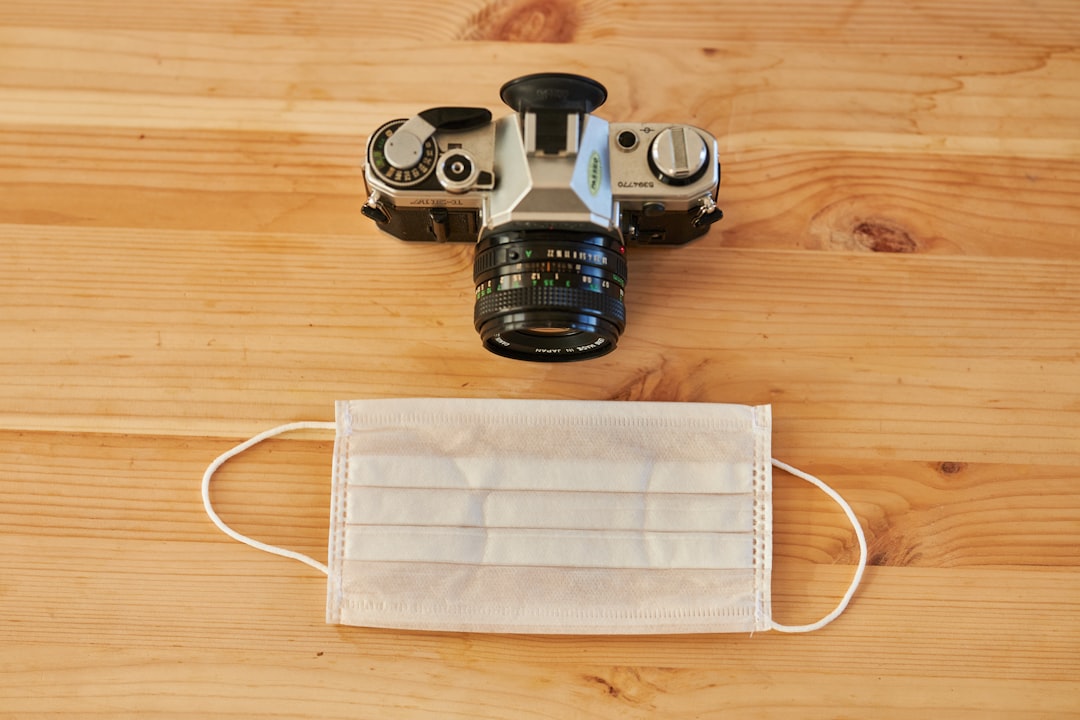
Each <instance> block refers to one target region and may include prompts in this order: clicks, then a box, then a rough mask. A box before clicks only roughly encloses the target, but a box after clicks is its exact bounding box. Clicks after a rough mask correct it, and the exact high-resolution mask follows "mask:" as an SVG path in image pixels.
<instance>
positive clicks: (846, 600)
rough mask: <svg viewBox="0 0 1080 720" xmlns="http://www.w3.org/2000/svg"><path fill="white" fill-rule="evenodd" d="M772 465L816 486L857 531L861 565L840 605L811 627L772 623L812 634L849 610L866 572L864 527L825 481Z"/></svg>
mask: <svg viewBox="0 0 1080 720" xmlns="http://www.w3.org/2000/svg"><path fill="white" fill-rule="evenodd" d="M772 464H773V467H776V468H780V469H781V470H784V471H786V472H789V473H791V474H792V475H794V476H795V477H797V478H802V479H803V480H805V481H807V482H808V483H810V484H811V485H814V486H816V487H817V488H818V489H820V490H821V491H822V492H824V493H825V494H826V495H828V496H829V497H830V498H832V500H833V502H835V503H836V504H837V505H839V506H840V509H841V510H843V511H844V514H845V515H847V519H848V520H849V521H850V522H851V526H852V527H853V528H854V529H855V537H856V538H858V540H859V565H858V567H856V568H855V575H854V576H853V577H852V578H851V584H850V585H849V586H848V589H847V592H846V593H844V597H843V598H841V600H840V604H839V605H837V606H836V608H835V609H833V611H832V612H831V613H829V614H828V615H826V616H825V617H823V618H821V619H820V620H818V621H817V622H815V623H810V624H809V625H781V624H780V623H778V622H775V621H770V622H771V623H772V629H773V630H779V631H780V632H787V633H803V632H811V631H812V630H819V629H821V628H823V627H825V626H826V625H828V624H829V623H831V622H832V621H833V620H835V619H836V618H837V617H839V616H840V613H842V612H844V609H845V608H847V606H848V603H849V602H851V598H852V596H853V595H854V594H855V590H856V588H858V587H859V583H860V582H861V581H862V576H863V571H865V570H866V555H867V551H866V535H864V534H863V529H862V525H860V524H859V519H858V518H856V517H855V511H854V510H852V509H851V506H850V505H848V503H847V501H846V500H844V498H842V497H840V493H838V492H836V491H835V490H833V489H832V488H831V487H829V486H828V485H826V484H825V482H824V481H822V480H819V479H818V478H816V477H814V476H813V475H811V474H810V473H806V472H803V471H802V470H799V469H797V468H793V467H791V466H790V465H788V464H787V463H785V462H781V461H779V460H777V459H776V458H773V461H772Z"/></svg>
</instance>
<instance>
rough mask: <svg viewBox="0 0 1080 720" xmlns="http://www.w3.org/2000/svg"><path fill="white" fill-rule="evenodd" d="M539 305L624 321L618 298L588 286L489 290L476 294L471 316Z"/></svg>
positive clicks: (516, 310) (481, 318)
mask: <svg viewBox="0 0 1080 720" xmlns="http://www.w3.org/2000/svg"><path fill="white" fill-rule="evenodd" d="M541 308H542V309H543V310H546V311H550V310H568V311H572V312H577V313H587V314H589V315H597V316H601V317H605V318H609V319H610V320H611V321H612V322H614V323H616V324H618V325H620V326H623V325H625V324H626V306H625V305H623V302H622V300H620V299H618V298H615V297H612V296H610V295H605V294H602V293H598V292H593V291H591V290H581V289H579V288H568V287H561V288H559V287H528V288H512V289H510V290H504V291H502V292H492V293H490V294H488V295H484V296H483V297H481V298H477V300H476V311H475V312H474V314H473V318H474V320H475V321H476V322H478V323H479V322H482V321H483V319H484V318H487V317H489V316H491V315H495V314H498V313H503V312H526V311H528V310H537V309H541Z"/></svg>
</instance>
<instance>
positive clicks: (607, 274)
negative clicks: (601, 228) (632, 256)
mask: <svg viewBox="0 0 1080 720" xmlns="http://www.w3.org/2000/svg"><path fill="white" fill-rule="evenodd" d="M473 279H474V281H475V282H476V307H475V312H474V315H473V319H474V321H475V324H476V329H477V331H478V332H479V333H480V338H481V340H483V342H484V346H485V347H487V349H488V350H490V351H491V352H493V353H495V354H497V355H502V356H504V357H510V358H516V359H518V360H533V361H540V362H560V361H563V362H565V361H570V360H585V359H587V358H594V357H599V356H601V355H605V354H607V353H609V352H611V351H612V350H614V349H615V343H616V342H617V341H618V339H619V335H620V334H621V333H622V331H623V328H624V327H625V326H626V310H625V307H624V305H623V291H624V289H625V287H626V257H625V247H624V245H623V243H622V240H621V239H619V238H618V237H616V236H613V235H607V234H604V233H596V232H577V231H570V230H539V229H525V230H512V231H503V232H499V233H494V234H491V235H488V236H486V237H484V238H482V239H481V240H480V242H479V243H478V244H477V246H476V260H475V262H474V264H473Z"/></svg>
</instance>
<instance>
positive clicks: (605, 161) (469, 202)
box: [363, 73, 723, 361]
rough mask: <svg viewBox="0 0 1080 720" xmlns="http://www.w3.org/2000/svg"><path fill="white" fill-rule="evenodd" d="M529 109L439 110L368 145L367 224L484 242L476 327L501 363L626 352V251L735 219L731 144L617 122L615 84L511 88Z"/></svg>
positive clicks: (412, 234)
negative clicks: (610, 118) (729, 201)
mask: <svg viewBox="0 0 1080 720" xmlns="http://www.w3.org/2000/svg"><path fill="white" fill-rule="evenodd" d="M500 95H501V97H502V100H503V102H505V103H506V104H507V105H509V106H510V107H511V108H513V109H514V110H515V111H516V112H515V114H513V115H508V116H506V117H504V118H501V119H499V120H497V121H494V122H493V121H492V118H491V112H490V111H488V110H486V109H483V108H467V107H437V108H432V109H430V110H425V111H423V112H421V113H420V114H418V115H416V116H415V117H412V118H409V119H407V120H393V121H391V122H388V123H386V124H385V125H383V126H382V127H380V128H379V129H378V130H376V131H375V132H374V133H372V135H371V138H370V139H369V141H368V146H367V162H366V164H365V166H364V180H365V182H366V184H367V189H368V193H369V197H368V199H367V202H366V203H365V205H364V206H363V213H364V215H366V216H367V217H369V218H371V219H372V220H374V221H375V223H376V224H377V225H378V227H379V228H380V229H382V230H384V231H386V232H387V233H389V234H391V235H393V236H394V237H397V238H400V239H402V240H418V241H424V242H432V241H434V242H469V243H476V257H475V261H474V265H473V278H474V280H475V283H476V306H475V311H474V322H475V325H476V329H477V331H478V332H479V333H480V337H481V339H482V340H483V342H484V345H485V347H487V349H488V350H490V351H491V352H494V353H496V354H499V355H503V356H506V357H511V358H517V359H521V360H540V361H565V360H583V359H586V358H593V357H598V356H600V355H604V354H606V353H608V352H610V351H611V350H614V349H615V343H616V342H617V341H618V339H619V335H620V334H621V333H622V331H623V328H624V327H625V325H626V309H625V306H624V304H623V292H624V289H625V286H626V276H627V271H626V245H627V244H630V245H635V244H636V245H682V244H684V243H686V242H689V241H690V240H693V239H694V238H696V237H699V236H701V235H704V234H705V233H706V232H707V231H708V229H709V226H710V225H711V224H712V223H714V222H716V221H717V220H719V219H720V218H721V217H722V216H723V213H721V211H720V209H719V208H717V206H716V192H717V187H718V186H719V183H720V163H719V160H718V159H717V143H716V138H714V137H713V136H712V135H710V134H709V133H707V132H705V131H704V130H702V129H700V128H696V127H692V126H690V125H679V124H671V123H637V122H634V123H608V122H607V121H606V120H602V119H600V118H598V117H595V116H594V115H591V114H590V113H592V112H593V111H594V110H595V109H596V108H598V107H600V105H602V104H603V102H604V101H605V100H606V99H607V90H606V89H605V88H604V86H603V85H601V84H600V83H598V82H596V81H595V80H591V79H589V78H586V77H581V76H579V75H569V74H563V73H542V74H538V75H527V76H525V77H521V78H517V79H516V80H511V81H510V82H508V83H506V84H505V85H503V87H502V90H501V93H500Z"/></svg>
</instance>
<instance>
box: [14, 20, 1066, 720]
mask: <svg viewBox="0 0 1080 720" xmlns="http://www.w3.org/2000/svg"><path fill="white" fill-rule="evenodd" d="M543 70H557V71H566V72H576V73H582V74H586V75H589V76H591V77H594V78H596V79H597V80H599V81H600V82H602V83H604V84H605V85H606V86H607V88H608V90H609V100H608V102H607V104H606V105H605V106H604V107H603V108H601V109H600V110H599V111H598V114H599V115H601V116H602V117H604V118H606V119H608V120H611V121H629V120H656V121H688V122H692V123H694V124H697V125H700V126H702V127H705V128H708V129H709V130H710V131H711V132H713V133H714V134H715V135H716V136H717V137H718V138H719V142H720V149H721V159H722V163H723V171H724V174H723V182H722V185H721V189H720V205H721V207H722V208H723V209H724V211H725V214H726V217H725V219H724V220H723V221H722V222H721V223H720V224H718V225H716V226H714V229H713V231H712V232H711V233H710V234H709V235H708V236H706V237H705V238H703V239H701V240H700V241H697V242H696V243H694V244H692V245H690V246H687V247H683V248H677V249H648V250H646V249H632V250H631V253H630V273H629V275H630V277H629V286H628V299H627V303H628V313H629V324H628V328H627V331H626V333H625V335H624V337H623V339H622V340H621V342H620V344H619V347H618V349H617V350H616V351H615V352H614V353H613V354H611V355H608V356H606V357H604V358H601V359H597V360H593V361H589V362H585V363H578V364H556V365H551V364H533V363H523V362H517V361H511V360H506V359H502V358H498V357H495V356H493V355H490V354H488V353H487V352H485V351H484V350H483V349H482V348H481V346H480V343H479V340H478V338H477V336H476V333H475V332H474V330H473V328H472V305H473V292H472V285H471V280H472V278H471V276H470V268H471V261H472V248H471V246H466V245H453V246H446V245H442V246H440V245H436V244H415V243H414V244H407V243H403V242H399V241H396V240H394V239H392V238H389V237H387V236H384V235H381V234H380V233H378V232H377V231H376V230H375V228H374V226H373V224H372V223H370V222H369V221H368V220H366V219H365V218H363V217H361V215H360V213H359V209H360V205H361V203H362V201H363V199H364V191H363V182H362V176H361V160H362V154H363V149H364V146H365V143H366V140H367V135H368V133H369V132H371V131H372V130H373V129H374V128H375V127H376V126H377V125H379V124H380V123H381V122H383V121H385V120H388V119H391V118H394V117H401V116H406V115H411V114H413V113H415V112H416V111H418V110H420V109H423V108H426V107H430V106H435V105H445V104H462V105H482V106H487V107H490V108H491V109H492V110H493V111H494V112H495V113H496V115H502V114H504V113H506V112H509V110H508V109H506V108H505V107H503V106H501V105H500V103H499V100H498V89H499V87H500V85H501V84H502V83H503V82H504V81H506V80H508V79H510V78H513V77H516V76H518V75H522V74H525V73H529V72H537V71H543ZM1078 310H1080V5H1078V4H1077V3H1076V2H1075V0H1059V1H1057V2H1055V1H1053V0H1038V1H1032V2H1025V3H1016V2H1011V1H1008V0H995V1H994V2H976V1H975V0H949V1H947V2H936V1H935V2H930V1H928V0H876V1H869V0H868V1H867V2H862V3H828V2H815V3H810V2H807V3H794V2H782V1H780V0H755V1H754V2H724V3H714V2H711V1H710V0H698V1H696V2H664V1H662V0H644V1H642V2H636V1H635V2H631V1H630V0H592V1H584V2H579V3H575V2H571V1H570V0H490V1H488V0H442V1H441V2H428V1H427V0H408V1H405V2H400V3H390V2H383V3H375V2H371V3H359V2H346V1H345V0H320V2H317V3H305V2H301V1H300V0H267V1H262V0H216V1H213V2H211V1H210V0H192V2H184V3H164V2H163V3H145V2H142V3H134V2H122V1H121V0H84V1H82V2H58V1H54V0H4V2H3V3H0V343H2V346H3V350H2V354H0V369H2V370H0V716H3V717H13V718H23V717H36V716H38V715H39V714H43V713H48V712H52V713H56V714H57V715H59V716H67V717H73V718H135V717H138V718H144V717H154V718H217V717H229V718H233V717H235V718H243V717H250V718H492V719H494V718H499V719H504V718H505V719H508V718H535V719H539V718H552V719H562V718H702V719H705V718H710V719H719V718H797V719H800V720H801V719H804V718H819V717H820V718H903V719H907V718H931V717H934V718H949V719H950V720H956V719H958V718H960V719H962V718H978V719H979V720H982V719H984V718H1010V719H1011V718H1058V717H1068V716H1072V717H1078V716H1080V681H1078V678H1080V572H1078V567H1080V471H1078V467H1080V430H1078V427H1080V312H1078ZM406 396H450V397H507V398H509V397H513V398H576V399H593V400H627V399H636V400H679V401H688V402H695V401H712V402H736V403H747V404H758V403H772V405H773V412H774V416H775V432H774V454H775V455H777V456H778V457H779V458H781V459H783V460H786V461H788V462H790V463H792V464H795V465H797V466H801V467H803V468H804V469H806V470H808V471H811V472H815V473H817V474H819V475H821V476H822V477H823V478H825V479H827V480H828V481H829V482H831V483H833V485H834V486H835V487H836V488H837V489H838V490H839V491H840V492H841V493H843V495H844V496H846V497H847V498H849V499H850V501H851V503H852V505H853V507H854V509H855V511H856V513H857V514H858V516H859V518H860V520H861V522H862V524H863V525H864V527H865V528H866V532H867V536H868V540H869V545H870V566H869V567H868V569H867V573H866V578H865V582H864V585H863V587H862V588H861V590H860V591H859V593H858V595H856V597H855V601H854V602H853V604H852V605H851V607H850V608H849V609H848V612H847V613H846V614H845V615H843V616H842V617H841V618H840V619H839V620H837V621H836V622H835V623H833V624H832V625H831V626H829V627H827V628H825V629H824V630H821V631H819V632H817V633H814V634H809V635H803V636H787V635H781V634H778V633H758V634H756V635H754V636H753V637H748V636H743V635H692V636H660V637H583V636H569V637H543V636H512V635H484V634H454V633H423V632H398V631H392V630H371V629H363V628H352V627H335V626H327V625H325V624H324V622H323V612H324V603H325V593H326V584H325V580H324V578H322V577H321V576H320V575H318V574H317V573H315V572H313V571H311V570H310V569H309V568H306V567H304V566H302V565H300V564H298V563H293V562H289V561H286V560H283V559H280V558H275V557H271V556H268V555H264V554H262V553H258V552H256V551H254V550H252V549H250V548H247V547H244V546H242V545H239V544H237V543H234V542H232V541H231V540H229V539H228V538H226V537H225V536H224V535H222V534H221V533H219V532H218V531H217V530H216V529H215V528H214V527H213V526H212V525H211V524H210V522H209V521H208V520H207V518H206V516H205V515H204V513H203V509H202V506H201V502H200V497H199V479H200V476H201V473H202V471H203V469H204V468H205V466H206V464H207V463H208V462H209V461H210V460H211V459H213V458H214V457H215V456H216V455H217V454H218V453H220V452H222V451H223V450H225V449H226V448H228V447H230V446H231V445H233V444H234V443H236V442H237V441H238V440H240V439H242V438H244V437H247V436H249V435H251V434H253V433H255V432H258V431H259V430H262V429H264V428H266V427H269V426H272V425H276V424H278V423H282V422H287V421H293V420H301V419H315V420H329V419H331V417H332V403H333V401H334V400H335V399H339V398H340V399H346V398H371V397H406ZM331 446H332V440H331V438H330V437H329V436H328V435H327V434H324V435H317V434H307V435H300V436H297V437H292V438H288V439H280V440H276V441H273V442H271V443H268V444H267V445H265V446H260V448H258V449H257V450H253V451H252V452H251V453H250V454H249V455H247V456H245V457H244V458H243V459H242V460H237V461H236V462H235V463H231V464H230V465H229V466H228V467H226V468H225V469H224V470H223V471H222V473H221V475H220V476H219V479H218V481H217V482H218V484H217V486H216V489H215V499H216V500H217V503H218V505H219V512H220V513H221V514H222V516H223V517H225V518H226V519H227V520H229V521H230V522H232V523H233V524H234V525H235V526H236V527H237V529H239V530H241V531H243V532H247V533H250V534H252V535H255V536H257V537H259V538H261V539H263V540H266V541H268V542H272V543H277V544H281V545H286V546H289V547H292V548H295V549H298V550H302V551H305V552H309V553H312V554H315V555H317V556H320V557H323V558H325V552H326V548H325V538H326V534H327V528H328V525H329V519H328V502H329V472H330V461H331V458H330V451H331ZM775 484H776V492H775V532H776V547H775V556H776V571H775V580H774V586H773V587H774V594H775V615H776V617H777V619H778V620H779V621H780V622H786V623H797V622H807V621H810V620H812V619H815V618H816V616H818V615H819V614H821V613H822V612H824V611H825V610H827V609H828V608H829V607H831V605H832V604H833V603H834V602H835V599H836V598H837V596H838V595H839V594H840V593H841V592H842V590H843V588H844V587H845V585H846V583H847V581H848V578H849V577H850V575H851V572H852V569H853V566H854V563H855V561H856V556H857V551H856V547H855V545H854V538H853V534H852V532H851V530H850V528H849V527H847V525H846V523H845V520H844V517H843V515H842V514H841V513H840V512H839V511H838V510H837V509H836V508H835V506H833V505H832V504H831V502H830V501H829V500H828V499H827V498H826V497H825V496H824V495H822V494H821V493H819V492H818V491H816V490H814V489H813V488H811V487H809V486H807V485H805V484H804V483H802V482H801V481H798V480H795V479H794V478H791V477H790V476H787V475H785V474H783V473H778V474H777V477H776V483H775Z"/></svg>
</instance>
